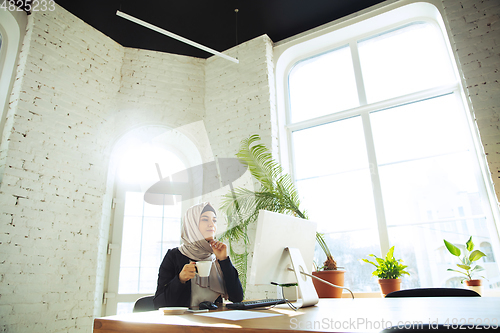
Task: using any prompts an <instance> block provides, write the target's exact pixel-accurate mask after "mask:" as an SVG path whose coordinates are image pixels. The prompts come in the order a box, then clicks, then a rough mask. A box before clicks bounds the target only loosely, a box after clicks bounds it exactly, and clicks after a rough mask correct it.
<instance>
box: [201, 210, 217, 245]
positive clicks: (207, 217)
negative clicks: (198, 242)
mask: <svg viewBox="0 0 500 333" xmlns="http://www.w3.org/2000/svg"><path fill="white" fill-rule="evenodd" d="M198 228H199V229H200V232H201V234H202V235H203V237H204V238H205V239H206V240H212V239H214V237H215V232H216V231H217V216H215V214H214V212H212V211H206V212H204V213H203V214H201V216H200V223H199V224H198Z"/></svg>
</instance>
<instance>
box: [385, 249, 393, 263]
mask: <svg viewBox="0 0 500 333" xmlns="http://www.w3.org/2000/svg"><path fill="white" fill-rule="evenodd" d="M392 258H394V246H393V247H391V248H390V249H389V252H387V255H386V256H385V259H386V260H387V259H392Z"/></svg>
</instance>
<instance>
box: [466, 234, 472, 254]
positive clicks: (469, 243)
mask: <svg viewBox="0 0 500 333" xmlns="http://www.w3.org/2000/svg"><path fill="white" fill-rule="evenodd" d="M465 248H466V249H467V251H469V252H470V251H472V250H474V243H472V236H470V238H469V240H468V241H467V243H465Z"/></svg>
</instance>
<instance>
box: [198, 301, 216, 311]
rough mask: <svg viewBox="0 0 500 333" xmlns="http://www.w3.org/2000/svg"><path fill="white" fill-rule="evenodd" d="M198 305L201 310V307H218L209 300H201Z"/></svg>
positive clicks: (212, 308) (213, 308) (211, 308)
mask: <svg viewBox="0 0 500 333" xmlns="http://www.w3.org/2000/svg"><path fill="white" fill-rule="evenodd" d="M199 307H200V310H203V309H208V310H215V309H217V308H218V306H217V305H215V304H214V303H212V302H209V301H205V302H201V303H200V305H199Z"/></svg>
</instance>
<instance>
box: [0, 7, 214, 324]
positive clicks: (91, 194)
mask: <svg viewBox="0 0 500 333" xmlns="http://www.w3.org/2000/svg"><path fill="white" fill-rule="evenodd" d="M29 20H30V22H29V25H28V29H29V31H28V34H27V38H26V39H25V42H24V46H23V50H22V54H21V62H20V65H19V69H18V79H17V80H16V84H15V87H14V89H13V93H12V97H11V105H10V109H9V113H8V116H7V117H8V119H7V123H8V127H6V131H5V132H4V134H5V139H4V140H2V147H1V148H2V155H1V156H3V160H2V161H4V163H2V165H3V166H4V167H5V168H4V172H3V173H1V174H2V176H3V179H2V184H1V187H0V211H1V215H0V221H1V222H0V223H1V224H0V225H1V229H0V230H1V233H0V235H1V236H0V253H1V258H2V259H1V260H0V280H1V281H2V284H1V287H0V294H1V298H0V299H1V305H0V328H1V331H9V332H73V331H78V332H80V331H86V332H88V331H90V330H91V327H92V318H93V316H95V315H100V314H101V313H100V303H101V297H102V291H103V282H104V267H105V261H106V253H105V251H104V249H105V247H106V244H107V237H108V234H109V222H110V211H109V202H110V199H111V188H112V180H113V178H112V176H113V174H112V173H111V174H110V176H111V177H110V178H108V179H107V176H108V165H109V164H108V163H109V156H110V153H111V151H112V148H113V144H114V143H115V142H116V141H117V140H118V138H119V137H120V136H121V135H123V134H124V133H126V132H127V131H129V130H131V129H133V128H137V127H138V126H141V125H142V124H144V125H148V124H156V125H164V126H169V127H177V126H180V125H184V124H189V123H192V122H194V121H197V120H201V119H202V117H203V112H204V84H205V83H204V64H205V60H203V59H195V58H190V57H183V56H176V55H168V54H164V53H159V52H151V51H142V50H131V49H124V48H123V47H121V46H120V45H118V44H117V43H115V42H114V41H112V40H111V39H109V38H108V37H106V36H104V35H102V34H101V33H99V32H98V31H96V30H94V29H92V28H91V27H90V26H88V25H86V24H85V23H84V22H82V21H80V20H79V19H77V18H76V17H74V16H73V15H71V14H70V13H68V12H66V11H65V10H64V9H62V8H60V7H57V10H56V11H55V12H45V13H41V12H37V13H34V14H33V15H31V16H30V17H29ZM28 314H29V315H28Z"/></svg>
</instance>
